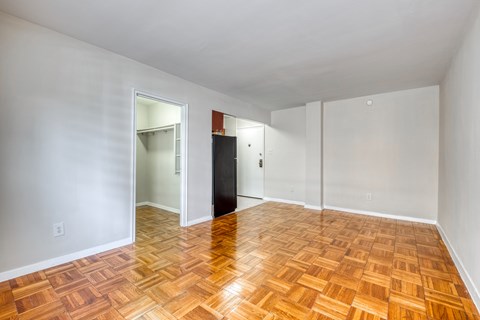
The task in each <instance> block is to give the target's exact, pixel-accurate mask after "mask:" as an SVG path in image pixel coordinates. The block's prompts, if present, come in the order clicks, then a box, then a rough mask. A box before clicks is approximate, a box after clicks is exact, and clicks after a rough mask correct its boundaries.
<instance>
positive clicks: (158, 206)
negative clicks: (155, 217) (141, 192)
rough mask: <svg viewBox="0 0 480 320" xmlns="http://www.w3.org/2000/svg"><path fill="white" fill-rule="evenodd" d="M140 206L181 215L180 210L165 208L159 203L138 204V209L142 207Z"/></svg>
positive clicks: (146, 202)
mask: <svg viewBox="0 0 480 320" xmlns="http://www.w3.org/2000/svg"><path fill="white" fill-rule="evenodd" d="M140 206H150V207H154V208H158V209H162V210H166V211H170V212H173V213H177V214H180V209H177V208H172V207H168V206H164V205H163V204H159V203H155V202H150V201H145V202H139V203H137V207H140Z"/></svg>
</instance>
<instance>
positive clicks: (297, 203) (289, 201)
mask: <svg viewBox="0 0 480 320" xmlns="http://www.w3.org/2000/svg"><path fill="white" fill-rule="evenodd" d="M263 200H265V201H272V202H281V203H288V204H296V205H299V206H304V205H305V202H302V201H295V200H287V199H279V198H270V197H264V198H263Z"/></svg>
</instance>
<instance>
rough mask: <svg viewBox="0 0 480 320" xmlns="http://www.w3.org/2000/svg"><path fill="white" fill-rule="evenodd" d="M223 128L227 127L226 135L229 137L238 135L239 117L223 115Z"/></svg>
mask: <svg viewBox="0 0 480 320" xmlns="http://www.w3.org/2000/svg"><path fill="white" fill-rule="evenodd" d="M223 128H224V129H225V135H226V136H229V137H236V136H237V118H235V117H232V116H228V115H223Z"/></svg>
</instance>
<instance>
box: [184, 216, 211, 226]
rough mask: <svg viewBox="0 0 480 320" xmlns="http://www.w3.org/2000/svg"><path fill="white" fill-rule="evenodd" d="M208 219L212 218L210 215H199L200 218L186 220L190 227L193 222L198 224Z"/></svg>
mask: <svg viewBox="0 0 480 320" xmlns="http://www.w3.org/2000/svg"><path fill="white" fill-rule="evenodd" d="M210 220H212V216H205V217H201V218H198V219H195V220H192V221H188V222H187V227H190V226H193V225H194V224H199V223H202V222H205V221H210Z"/></svg>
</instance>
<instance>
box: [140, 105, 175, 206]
mask: <svg viewBox="0 0 480 320" xmlns="http://www.w3.org/2000/svg"><path fill="white" fill-rule="evenodd" d="M136 119H137V130H141V129H148V128H155V127H163V126H169V125H172V126H173V125H175V123H179V122H180V121H181V108H180V107H178V106H175V105H171V104H166V103H161V102H152V101H151V100H147V101H145V100H144V99H143V98H138V99H137V117H136ZM174 144H175V141H174V131H173V130H168V131H158V132H156V133H155V134H152V133H148V134H139V135H137V162H136V166H137V183H136V191H137V194H136V202H137V203H141V202H152V203H154V204H157V205H160V206H164V207H168V208H172V209H176V210H180V175H179V174H175V154H174Z"/></svg>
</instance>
